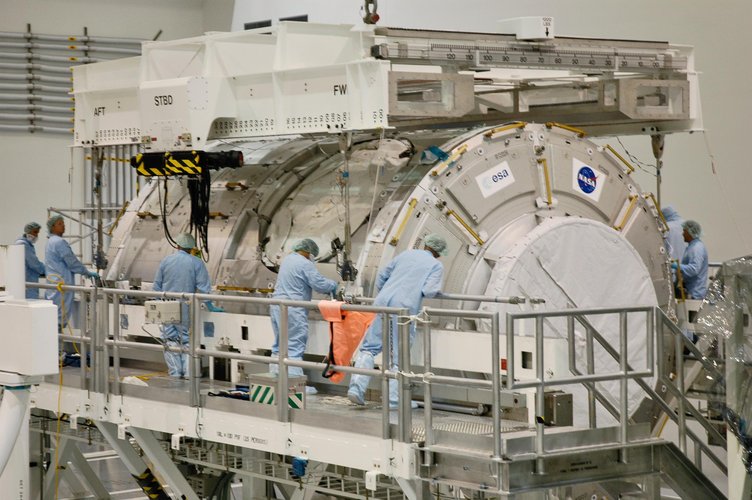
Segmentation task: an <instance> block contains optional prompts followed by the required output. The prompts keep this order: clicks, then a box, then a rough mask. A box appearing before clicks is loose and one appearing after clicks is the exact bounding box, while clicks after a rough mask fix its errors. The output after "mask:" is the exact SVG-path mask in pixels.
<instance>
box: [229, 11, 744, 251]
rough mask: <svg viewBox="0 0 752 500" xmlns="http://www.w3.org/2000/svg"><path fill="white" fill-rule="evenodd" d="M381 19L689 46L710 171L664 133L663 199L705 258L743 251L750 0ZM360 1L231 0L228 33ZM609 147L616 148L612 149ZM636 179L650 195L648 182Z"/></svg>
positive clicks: (683, 143) (642, 154)
mask: <svg viewBox="0 0 752 500" xmlns="http://www.w3.org/2000/svg"><path fill="white" fill-rule="evenodd" d="M378 3H379V14H380V15H381V21H380V22H379V24H380V25H383V26H399V27H414V28H427V29H446V30H467V31H494V30H495V21H496V20H498V19H503V18H510V17H518V16H531V15H551V16H554V18H555V28H556V33H557V34H559V35H573V36H585V37H599V38H625V39H646V40H663V41H669V42H671V43H675V44H687V45H693V46H694V47H695V54H696V66H697V68H698V69H699V70H700V71H702V76H701V80H700V84H701V92H702V98H703V111H704V119H705V128H706V130H707V131H708V132H709V138H710V144H711V146H712V149H713V152H714V154H715V160H716V161H715V167H716V171H717V173H716V174H715V175H714V174H713V172H712V170H711V162H710V157H709V155H708V152H707V149H706V146H705V137H704V134H702V133H695V134H692V135H689V134H677V135H672V136H669V137H667V138H666V151H665V154H664V162H665V164H664V168H665V170H664V176H663V180H664V182H663V188H662V202H663V204H664V205H665V204H672V205H674V207H675V208H676V209H677V210H678V211H679V213H680V214H681V215H682V216H684V217H685V218H693V219H697V220H698V221H699V222H700V223H701V224H702V226H703V228H704V231H705V237H704V238H703V239H704V240H705V241H706V243H707V245H708V249H709V252H710V259H711V260H724V259H728V258H731V257H735V256H739V255H744V254H749V253H752V235H750V234H748V233H749V232H750V231H749V230H750V224H749V223H748V222H747V214H749V213H752V196H750V195H749V192H750V191H751V190H752V180H751V179H752V176H750V175H749V174H748V173H747V168H748V163H749V162H748V161H747V156H748V155H747V150H748V147H747V141H748V140H749V139H748V138H747V136H746V135H747V130H748V129H749V127H748V126H747V123H746V119H747V116H749V115H750V113H752V94H751V93H750V92H749V91H748V90H747V88H748V87H749V82H750V81H752V65H751V64H749V57H747V56H746V55H743V56H738V55H737V54H746V52H745V51H746V50H747V49H748V48H749V47H752V31H750V30H749V29H748V27H749V26H750V25H751V24H752V23H751V22H752V2H750V1H749V0H718V1H715V2H709V1H703V0H692V1H687V0H661V1H656V0H630V1H624V2H612V1H603V0H568V1H566V2H565V1H561V0H526V1H524V2H512V1H502V0H462V1H459V0H409V1H406V0H379V2H378ZM362 4H363V2H362V1H360V0H274V1H268V0H238V1H237V2H236V3H235V16H234V18H233V29H234V30H237V29H242V26H243V23H244V22H249V21H257V20H264V19H277V18H279V17H284V16H291V15H299V14H308V15H309V20H310V21H312V22H332V23H357V22H360V12H359V10H360V7H361V5H362ZM623 142H624V144H625V145H626V146H627V148H628V149H629V150H630V151H631V152H632V153H634V154H636V155H637V156H638V157H639V158H640V159H642V160H643V161H645V162H647V163H652V161H653V156H652V152H651V149H650V139H649V138H648V137H631V138H626V139H623ZM616 147H617V148H618V145H616ZM636 177H637V180H638V182H639V183H640V184H641V186H642V188H643V189H644V190H650V191H654V187H655V179H654V177H651V176H649V175H647V174H644V173H642V172H638V173H637V176H636Z"/></svg>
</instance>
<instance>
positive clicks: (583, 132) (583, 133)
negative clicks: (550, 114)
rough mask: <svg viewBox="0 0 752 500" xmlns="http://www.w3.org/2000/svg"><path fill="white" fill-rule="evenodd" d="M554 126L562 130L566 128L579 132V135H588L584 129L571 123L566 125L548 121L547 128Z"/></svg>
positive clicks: (569, 130) (568, 130)
mask: <svg viewBox="0 0 752 500" xmlns="http://www.w3.org/2000/svg"><path fill="white" fill-rule="evenodd" d="M554 127H556V128H560V129H562V130H566V131H567V132H572V133H575V134H577V137H585V136H586V135H587V133H586V132H585V131H584V130H582V129H579V128H576V127H570V126H569V125H564V124H561V123H556V122H546V128H554Z"/></svg>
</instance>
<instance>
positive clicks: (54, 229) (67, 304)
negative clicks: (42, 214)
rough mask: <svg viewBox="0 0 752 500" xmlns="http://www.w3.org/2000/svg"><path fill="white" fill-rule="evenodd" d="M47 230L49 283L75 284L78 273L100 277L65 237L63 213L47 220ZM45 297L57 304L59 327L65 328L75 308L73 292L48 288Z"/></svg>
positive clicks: (46, 264)
mask: <svg viewBox="0 0 752 500" xmlns="http://www.w3.org/2000/svg"><path fill="white" fill-rule="evenodd" d="M47 231H49V233H50V235H49V240H48V241H47V249H46V250H45V258H44V266H45V272H46V274H47V281H48V282H49V283H52V284H58V283H61V282H62V283H63V284H65V285H75V283H74V279H73V277H74V275H76V274H81V275H83V276H86V277H87V278H99V274H97V272H96V271H89V270H88V269H86V267H85V266H84V265H83V264H82V263H81V261H80V260H78V257H76V256H75V255H74V254H73V250H72V249H71V247H70V245H69V244H68V242H67V241H65V240H64V239H63V234H65V221H64V220H63V217H62V216H61V215H53V216H52V217H50V218H49V220H47ZM45 298H46V299H47V300H51V301H52V302H54V303H55V305H56V306H57V323H58V328H59V329H62V328H64V327H65V325H67V324H68V318H70V315H71V312H72V309H73V292H65V293H61V292H60V291H58V290H47V293H46V294H45Z"/></svg>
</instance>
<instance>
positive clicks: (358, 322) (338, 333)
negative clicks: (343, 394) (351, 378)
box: [319, 300, 376, 383]
mask: <svg viewBox="0 0 752 500" xmlns="http://www.w3.org/2000/svg"><path fill="white" fill-rule="evenodd" d="M342 304H344V302H339V301H336V300H322V301H320V302H319V311H321V315H322V316H323V317H324V319H325V320H326V321H328V322H329V355H328V356H327V357H326V359H325V360H324V362H325V363H326V368H324V372H323V373H322V374H321V375H322V376H323V377H324V378H328V379H331V380H332V381H333V382H335V383H340V382H342V380H344V378H345V374H344V373H342V372H338V371H336V370H332V369H331V366H332V365H339V366H349V365H350V362H351V361H352V357H353V354H355V350H356V349H357V348H358V346H359V345H360V341H361V340H363V336H364V335H365V334H366V330H368V327H369V326H370V325H371V323H373V320H374V319H376V314H375V313H367V312H360V311H343V310H342Z"/></svg>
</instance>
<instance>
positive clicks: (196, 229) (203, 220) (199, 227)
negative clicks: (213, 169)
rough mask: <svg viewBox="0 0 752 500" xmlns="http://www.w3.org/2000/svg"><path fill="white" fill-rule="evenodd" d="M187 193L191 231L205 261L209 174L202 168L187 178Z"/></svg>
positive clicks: (206, 257) (207, 248) (207, 229)
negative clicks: (196, 173)
mask: <svg viewBox="0 0 752 500" xmlns="http://www.w3.org/2000/svg"><path fill="white" fill-rule="evenodd" d="M188 194H189V195H190V197H191V233H192V234H194V235H195V237H196V242H197V244H198V247H199V249H201V251H202V254H203V258H204V260H205V261H208V260H209V195H210V194H211V175H210V174H209V169H203V170H202V171H201V173H200V174H198V175H197V176H195V177H189V178H188Z"/></svg>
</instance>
